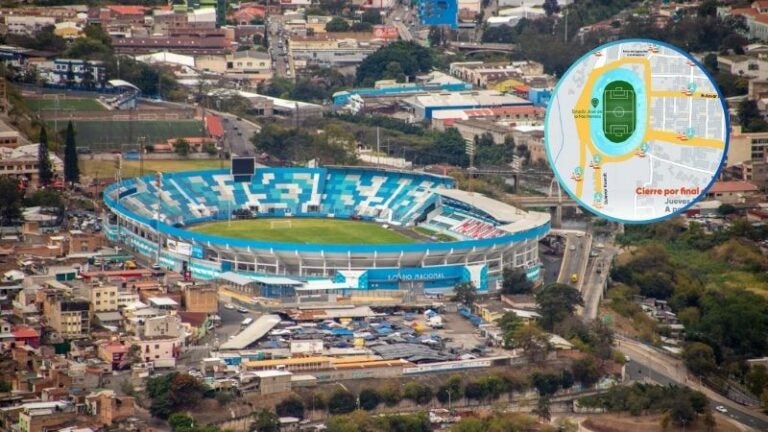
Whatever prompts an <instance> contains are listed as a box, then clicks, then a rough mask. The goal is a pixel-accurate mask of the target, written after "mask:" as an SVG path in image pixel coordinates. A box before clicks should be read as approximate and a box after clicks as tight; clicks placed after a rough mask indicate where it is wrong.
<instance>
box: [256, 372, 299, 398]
mask: <svg viewBox="0 0 768 432" xmlns="http://www.w3.org/2000/svg"><path fill="white" fill-rule="evenodd" d="M291 376H293V374H292V373H291V372H288V371H285V370H262V371H256V372H249V373H248V374H247V378H246V379H247V380H252V381H250V382H255V384H256V391H257V392H258V394H260V395H269V394H274V393H286V392H290V391H291Z"/></svg>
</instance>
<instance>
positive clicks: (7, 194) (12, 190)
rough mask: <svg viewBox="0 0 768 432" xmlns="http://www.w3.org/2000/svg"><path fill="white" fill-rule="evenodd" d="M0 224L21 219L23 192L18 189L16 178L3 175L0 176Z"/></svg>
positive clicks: (12, 222)
mask: <svg viewBox="0 0 768 432" xmlns="http://www.w3.org/2000/svg"><path fill="white" fill-rule="evenodd" d="M0 196H1V197H3V199H2V200H0V226H3V225H10V224H15V223H18V222H20V221H21V220H22V219H23V217H24V216H23V214H22V212H21V200H22V198H23V197H24V193H23V192H22V191H21V190H20V189H19V183H18V181H17V180H16V179H12V178H11V177H8V176H4V177H0Z"/></svg>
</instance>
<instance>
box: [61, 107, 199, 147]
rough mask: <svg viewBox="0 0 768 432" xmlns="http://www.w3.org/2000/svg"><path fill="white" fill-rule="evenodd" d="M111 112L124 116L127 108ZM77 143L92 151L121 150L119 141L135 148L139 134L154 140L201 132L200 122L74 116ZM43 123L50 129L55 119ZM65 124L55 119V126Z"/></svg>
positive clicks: (195, 134) (188, 135) (153, 141)
mask: <svg viewBox="0 0 768 432" xmlns="http://www.w3.org/2000/svg"><path fill="white" fill-rule="evenodd" d="M115 114H119V115H124V116H126V117H127V116H128V115H129V114H128V113H127V112H123V113H120V112H116V113H115ZM73 123H74V125H75V134H76V137H77V145H78V146H80V147H88V148H90V149H91V150H93V151H102V150H124V149H123V147H122V146H123V145H130V146H133V147H134V148H137V140H138V138H139V137H145V138H146V139H147V141H146V142H147V143H150V144H155V143H160V142H163V141H165V140H168V139H174V138H178V137H199V136H203V122H201V121H198V120H134V121H128V120H125V121H111V120H74V121H73ZM46 125H47V126H48V127H50V128H51V131H53V130H54V127H55V122H53V121H47V122H46ZM66 126H67V123H66V122H65V121H59V122H58V127H59V130H62V129H64V128H65V127H66Z"/></svg>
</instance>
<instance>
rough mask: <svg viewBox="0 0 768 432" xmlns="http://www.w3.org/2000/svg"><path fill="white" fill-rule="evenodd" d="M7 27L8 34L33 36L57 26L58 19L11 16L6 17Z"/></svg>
mask: <svg viewBox="0 0 768 432" xmlns="http://www.w3.org/2000/svg"><path fill="white" fill-rule="evenodd" d="M5 25H6V26H7V27H8V33H11V34H27V35H31V34H34V33H37V32H38V31H40V30H42V29H43V28H44V27H48V26H54V25H56V19H55V18H53V17H43V16H29V15H10V16H7V17H5Z"/></svg>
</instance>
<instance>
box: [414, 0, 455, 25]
mask: <svg viewBox="0 0 768 432" xmlns="http://www.w3.org/2000/svg"><path fill="white" fill-rule="evenodd" d="M419 20H420V21H421V24H423V25H430V26H440V25H444V26H450V27H451V28H454V29H455V28H458V27H459V2H458V0H420V1H419Z"/></svg>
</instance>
